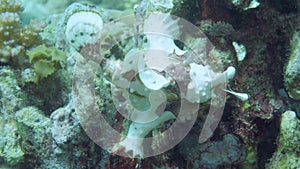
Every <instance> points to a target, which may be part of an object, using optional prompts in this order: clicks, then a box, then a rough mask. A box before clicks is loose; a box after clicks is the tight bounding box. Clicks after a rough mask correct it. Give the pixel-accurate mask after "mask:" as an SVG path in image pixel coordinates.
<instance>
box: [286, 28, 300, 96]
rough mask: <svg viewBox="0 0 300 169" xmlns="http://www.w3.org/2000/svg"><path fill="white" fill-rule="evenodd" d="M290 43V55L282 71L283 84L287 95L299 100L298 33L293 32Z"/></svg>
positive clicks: (299, 43) (299, 41) (299, 60)
mask: <svg viewBox="0 0 300 169" xmlns="http://www.w3.org/2000/svg"><path fill="white" fill-rule="evenodd" d="M290 45H291V56H290V57H289V60H288V62H287V65H286V67H285V71H284V82H285V83H284V84H285V88H286V90H287V92H288V94H289V96H290V97H291V98H293V99H296V100H300V86H299V83H300V50H299V49H300V33H299V32H295V33H294V35H293V37H292V40H291V42H290Z"/></svg>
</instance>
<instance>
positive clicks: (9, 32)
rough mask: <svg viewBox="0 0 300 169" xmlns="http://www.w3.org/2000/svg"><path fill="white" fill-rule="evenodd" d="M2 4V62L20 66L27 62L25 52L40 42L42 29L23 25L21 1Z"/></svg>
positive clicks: (0, 29) (2, 0)
mask: <svg viewBox="0 0 300 169" xmlns="http://www.w3.org/2000/svg"><path fill="white" fill-rule="evenodd" d="M0 4H1V5H0V39H1V40H0V49H1V52H0V62H2V63H9V64H11V65H17V66H20V65H22V64H23V63H24V62H25V58H24V56H25V55H24V54H25V50H26V49H27V48H30V47H32V46H34V45H37V44H38V43H39V42H40V40H39V35H38V32H40V30H41V29H40V28H39V27H36V25H33V24H31V25H27V26H23V25H22V23H21V20H20V13H21V12H22V7H21V1H19V0H12V1H8V0H0Z"/></svg>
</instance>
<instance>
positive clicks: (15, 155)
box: [0, 67, 26, 165]
mask: <svg viewBox="0 0 300 169" xmlns="http://www.w3.org/2000/svg"><path fill="white" fill-rule="evenodd" d="M0 96H1V99H0V103H1V104H0V105H1V107H0V113H1V116H0V129H1V133H0V158H2V159H3V160H4V161H5V162H6V163H7V164H8V165H17V164H19V163H20V162H22V160H23V159H24V154H25V153H24V150H23V149H22V147H21V145H20V142H19V132H18V125H17V123H16V121H15V112H16V111H17V110H19V109H21V108H22V107H24V106H25V104H26V100H25V95H24V93H23V92H22V91H21V88H20V87H19V86H18V82H17V80H16V76H15V74H14V72H13V71H12V70H11V69H10V68H8V67H1V69H0Z"/></svg>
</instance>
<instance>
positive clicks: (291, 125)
mask: <svg viewBox="0 0 300 169" xmlns="http://www.w3.org/2000/svg"><path fill="white" fill-rule="evenodd" d="M299 138H300V120H299V119H298V118H297V117H296V113H295V112H293V111H286V112H285V113H283V114H282V116H281V124H280V135H279V139H278V148H277V151H276V152H275V153H274V154H273V156H272V158H271V159H270V161H269V163H268V164H267V165H266V168H267V169H271V168H299V167H300V160H299V156H300V155H299V153H300V152H299V148H300V147H299V146H300V140H299Z"/></svg>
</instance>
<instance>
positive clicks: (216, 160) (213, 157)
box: [178, 134, 246, 169]
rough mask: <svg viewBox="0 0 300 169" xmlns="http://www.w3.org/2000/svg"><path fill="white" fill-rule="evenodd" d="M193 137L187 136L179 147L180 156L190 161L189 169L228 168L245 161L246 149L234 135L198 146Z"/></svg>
mask: <svg viewBox="0 0 300 169" xmlns="http://www.w3.org/2000/svg"><path fill="white" fill-rule="evenodd" d="M193 137H194V136H191V135H190V136H187V138H185V139H184V140H183V141H182V142H181V143H180V144H179V145H178V147H179V148H178V149H179V152H180V154H181V155H182V156H184V158H185V159H186V160H187V161H188V166H187V167H188V168H195V169H196V168H203V169H207V168H209V169H214V168H228V167H229V166H234V165H236V164H239V163H240V162H242V161H243V160H245V155H246V152H245V148H244V147H243V144H242V142H241V140H239V138H237V137H236V136H234V135H232V134H227V135H224V136H223V137H222V138H221V139H220V140H218V141H211V142H208V143H204V144H198V143H197V142H195V140H196V139H195V138H193Z"/></svg>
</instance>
